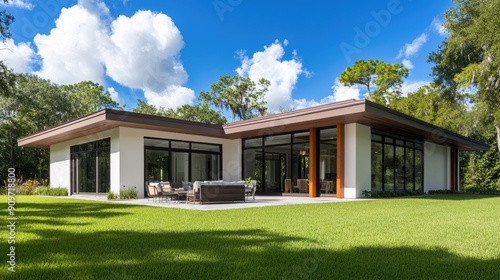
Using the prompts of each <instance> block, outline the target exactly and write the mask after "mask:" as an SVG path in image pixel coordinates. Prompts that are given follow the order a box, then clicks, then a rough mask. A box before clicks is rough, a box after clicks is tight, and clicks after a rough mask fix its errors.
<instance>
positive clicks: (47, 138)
mask: <svg viewBox="0 0 500 280" xmlns="http://www.w3.org/2000/svg"><path fill="white" fill-rule="evenodd" d="M116 127H130V128H141V129H150V130H158V131H169V132H178V133H185V134H190V135H203V136H212V137H224V130H223V129H222V126H220V125H212V124H204V123H199V122H191V121H184V120H178V119H172V118H165V117H158V116H152V115H146V114H139V113H133V112H127V111H119V110H111V109H104V110H101V111H98V112H96V113H94V114H91V115H88V116H85V117H82V118H79V119H75V120H72V121H70V122H67V123H64V124H62V125H59V126H56V127H52V128H49V129H46V130H44V131H41V132H38V133H36V134H33V135H29V136H27V137H24V138H22V139H19V140H18V144H19V146H25V147H33V148H49V147H50V146H51V145H54V144H57V143H61V142H64V141H68V140H71V139H75V138H78V137H83V136H86V135H89V134H93V133H99V132H102V131H106V130H109V129H113V128H116Z"/></svg>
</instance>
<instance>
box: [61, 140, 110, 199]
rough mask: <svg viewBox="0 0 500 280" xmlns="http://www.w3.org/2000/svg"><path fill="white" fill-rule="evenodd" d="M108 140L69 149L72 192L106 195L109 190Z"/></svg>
mask: <svg viewBox="0 0 500 280" xmlns="http://www.w3.org/2000/svg"><path fill="white" fill-rule="evenodd" d="M110 146H111V140H110V139H109V138H106V139H102V140H98V141H94V142H89V143H84V144H80V145H76V146H72V147H70V151H71V163H70V165H71V166H70V169H71V176H72V178H71V189H72V191H73V192H76V193H79V192H90V193H95V192H99V193H106V192H108V191H109V189H110V150H111V149H110Z"/></svg>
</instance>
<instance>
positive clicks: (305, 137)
mask: <svg viewBox="0 0 500 280" xmlns="http://www.w3.org/2000/svg"><path fill="white" fill-rule="evenodd" d="M292 138H293V143H294V144H297V143H309V131H306V132H297V133H294V134H293V136H292Z"/></svg>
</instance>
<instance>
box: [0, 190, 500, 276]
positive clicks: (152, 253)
mask: <svg viewBox="0 0 500 280" xmlns="http://www.w3.org/2000/svg"><path fill="white" fill-rule="evenodd" d="M0 201H1V205H3V206H1V207H2V210H1V211H2V212H3V213H2V214H3V217H5V219H4V222H3V223H4V224H5V225H6V224H7V220H6V218H7V198H6V197H5V196H3V197H1V198H0ZM16 207H17V213H16V217H17V218H18V221H17V228H16V245H15V246H16V272H15V273H10V272H9V271H7V265H6V262H5V261H6V260H7V257H6V254H8V253H9V252H8V246H9V245H8V244H7V236H8V234H9V232H8V230H7V229H6V227H4V229H2V230H1V233H0V234H1V240H2V241H1V242H2V244H1V246H0V249H1V251H0V254H1V255H3V256H4V257H3V258H2V259H3V260H4V261H3V263H4V265H3V266H2V270H1V271H0V278H2V279H5V278H7V277H9V276H10V277H14V278H19V279H408V278H417V279H499V278H500V197H494V196H466V195H450V196H434V197H425V198H411V199H386V200H373V201H362V202H346V203H327V204H310V205H291V206H275V207H261V208H250V209H238V210H220V211H193V210H179V209H167V208H156V207H142V206H129V205H122V204H113V203H101V202H94V201H84V200H75V199H67V198H45V197H26V196H24V197H23V196H18V197H17V204H16Z"/></svg>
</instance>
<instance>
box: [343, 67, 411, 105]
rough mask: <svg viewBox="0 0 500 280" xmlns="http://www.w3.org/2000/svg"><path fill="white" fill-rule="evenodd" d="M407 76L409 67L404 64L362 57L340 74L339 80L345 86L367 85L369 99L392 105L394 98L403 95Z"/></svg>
mask: <svg viewBox="0 0 500 280" xmlns="http://www.w3.org/2000/svg"><path fill="white" fill-rule="evenodd" d="M406 77H408V69H406V68H405V67H404V66H403V65H402V64H389V63H385V62H383V61H380V60H371V59H370V60H368V61H365V60H363V59H361V60H358V61H356V62H355V63H354V65H353V66H352V67H347V68H346V69H345V70H344V71H343V72H342V73H341V74H340V78H339V82H340V83H342V84H343V85H344V86H354V85H362V86H365V87H366V90H367V92H368V99H369V100H371V101H373V102H376V103H379V104H382V105H384V106H388V105H389V106H390V104H391V103H392V102H393V100H394V99H398V98H400V97H401V94H402V90H401V87H402V84H403V78H406ZM373 88H374V90H373V92H372V89H373Z"/></svg>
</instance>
